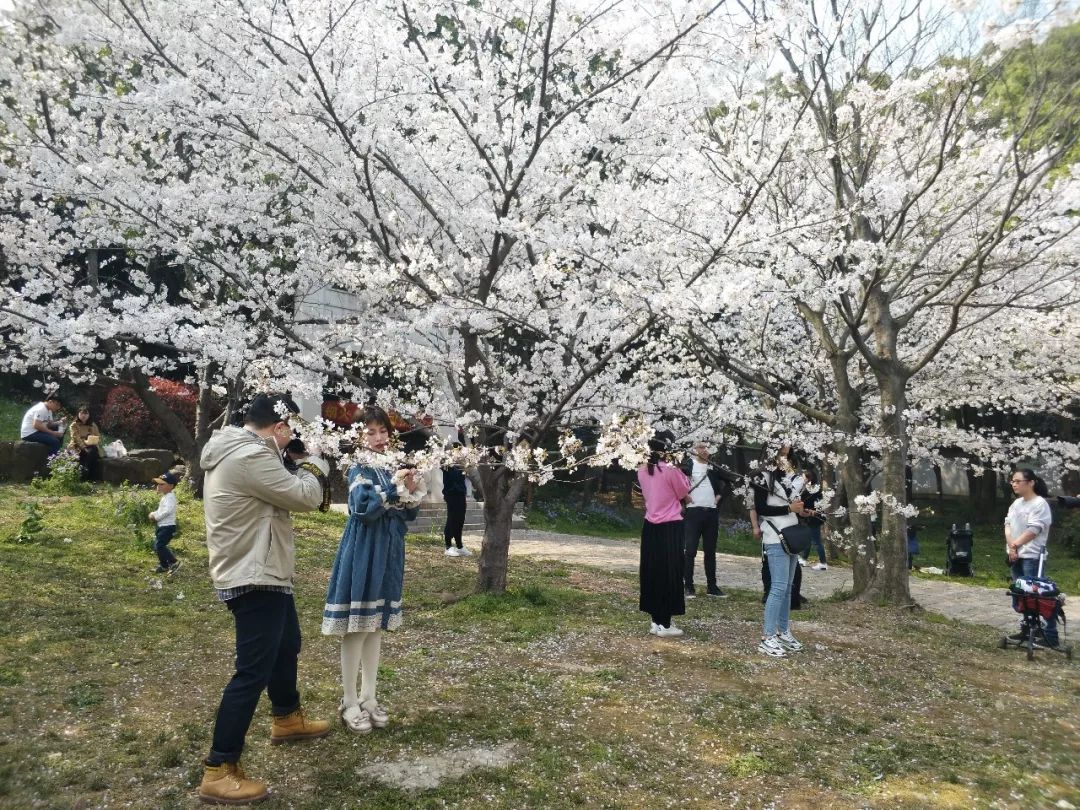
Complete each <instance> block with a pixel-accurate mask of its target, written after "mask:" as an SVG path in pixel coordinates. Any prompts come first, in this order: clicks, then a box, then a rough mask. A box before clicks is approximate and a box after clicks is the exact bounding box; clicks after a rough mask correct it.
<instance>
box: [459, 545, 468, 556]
mask: <svg viewBox="0 0 1080 810" xmlns="http://www.w3.org/2000/svg"><path fill="white" fill-rule="evenodd" d="M457 555H458V556H459V557H471V556H472V552H471V551H469V550H468V549H467V548H465V546H462V547H461V548H459V549H458V550H457Z"/></svg>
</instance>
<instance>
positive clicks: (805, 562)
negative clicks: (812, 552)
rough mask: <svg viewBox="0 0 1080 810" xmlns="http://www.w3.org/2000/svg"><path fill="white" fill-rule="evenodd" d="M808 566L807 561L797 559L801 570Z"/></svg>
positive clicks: (808, 562) (800, 558)
mask: <svg viewBox="0 0 1080 810" xmlns="http://www.w3.org/2000/svg"><path fill="white" fill-rule="evenodd" d="M809 564H810V561H809V560H804V559H803V558H802V557H799V565H801V566H802V567H803V568H805V567H806V566H808V565H809Z"/></svg>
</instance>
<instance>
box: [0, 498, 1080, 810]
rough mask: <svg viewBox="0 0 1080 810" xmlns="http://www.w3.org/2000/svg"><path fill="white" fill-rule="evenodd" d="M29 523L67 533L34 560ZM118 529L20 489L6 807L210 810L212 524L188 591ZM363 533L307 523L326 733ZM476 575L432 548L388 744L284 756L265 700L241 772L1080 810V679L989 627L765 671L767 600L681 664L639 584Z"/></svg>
mask: <svg viewBox="0 0 1080 810" xmlns="http://www.w3.org/2000/svg"><path fill="white" fill-rule="evenodd" d="M29 500H38V501H40V505H41V506H42V510H43V514H44V518H43V522H44V526H45V528H44V531H43V532H42V533H41V534H40V535H39V536H38V538H37V539H36V540H35V541H34V542H30V543H22V544H20V543H16V542H14V540H13V537H14V535H16V534H17V533H18V530H19V526H20V522H21V521H22V519H23V517H24V515H25V511H24V504H25V503H26V502H27V501H29ZM113 510H114V504H113V503H112V502H111V501H110V499H109V497H108V496H107V495H106V494H104V493H99V494H97V495H91V496H86V497H79V498H70V497H46V496H39V495H37V494H35V493H33V492H31V491H30V490H28V489H27V488H25V487H16V486H0V616H2V618H0V806H2V807H12V808H23V807H31V806H33V807H42V808H71V807H72V806H73V805H75V803H76V802H80V801H81V802H84V804H82V805H80V806H85V807H104V806H108V807H127V806H131V807H140V808H142V807H145V808H180V807H183V808H190V807H195V806H197V805H196V801H195V799H194V790H195V786H196V784H197V781H198V779H199V777H200V773H201V772H200V766H199V760H200V758H201V757H202V756H203V755H205V752H206V749H207V747H208V744H209V735H210V730H211V722H212V718H213V713H214V710H215V708H216V705H217V701H218V699H219V696H220V692H221V688H222V686H223V685H224V683H225V682H226V680H227V678H228V676H229V674H230V672H231V664H232V650H231V642H232V627H231V623H230V619H229V614H228V611H227V610H226V609H225V608H224V607H223V606H221V605H219V604H217V603H216V602H215V600H214V596H213V592H212V590H211V587H210V583H209V578H208V575H207V573H206V553H205V546H204V545H202V543H201V542H200V541H201V540H202V539H203V529H202V523H201V519H200V507H199V504H198V503H195V502H192V501H190V500H188V499H185V500H184V501H183V502H182V504H181V508H180V521H181V529H180V534H179V535H178V537H177V540H176V541H174V545H175V546H176V547H177V551H178V553H179V554H180V555H181V558H182V559H183V561H184V567H183V568H182V569H181V571H180V572H179V574H177V576H176V577H175V578H174V579H172V580H166V581H164V582H163V583H162V582H161V580H159V579H158V578H156V577H154V576H153V575H151V574H150V571H151V569H152V568H153V565H154V563H155V560H154V558H153V555H152V553H151V552H150V550H149V549H148V548H147V547H146V546H145V545H141V544H140V542H138V541H136V540H135V539H134V538H133V536H132V535H131V533H130V532H129V531H128V530H127V529H125V528H124V527H122V526H119V525H117V523H116V522H115V520H114V518H113V516H112V515H113ZM342 522H343V518H342V517H341V516H339V515H334V514H331V515H318V514H316V515H314V516H303V517H298V518H297V520H296V525H297V527H298V534H299V538H298V542H299V546H300V552H299V563H298V567H299V572H300V573H299V577H298V581H297V583H296V584H297V594H298V606H299V610H300V618H301V625H302V627H303V630H304V633H305V649H304V652H303V654H302V656H301V662H300V663H301V666H300V676H301V688H302V691H303V693H304V695H305V701H306V705H307V707H308V708H309V709H310V710H311V712H312V713H313V714H315V715H317V716H320V717H327V718H330V717H333V714H334V710H335V707H336V706H337V701H338V697H339V694H340V687H339V684H338V645H337V643H336V642H335V641H333V640H331V639H327V638H324V637H322V636H320V635H319V634H318V629H317V628H318V626H319V620H320V614H321V608H322V597H323V589H324V587H325V584H326V580H327V577H328V575H329V568H330V564H331V560H332V558H333V554H334V550H335V548H336V544H337V540H338V536H339V533H340V530H341V527H342ZM143 542H145V541H143ZM473 562H474V561H470V560H466V559H448V558H446V557H444V556H443V554H442V544H441V541H439V540H430V539H427V538H417V537H410V539H409V545H408V554H407V571H406V592H405V610H406V613H405V624H404V626H403V628H402V629H401V630H400V631H399V632H397V633H394V634H391V635H389V636H388V637H387V639H386V641H385V643H384V645H383V667H382V669H381V671H380V699H381V702H383V703H384V705H386V707H387V708H388V709H389V711H390V712H391V715H392V718H393V719H392V722H391V725H390V727H389V728H388V729H387V730H385V731H376V732H375V733H373V734H371V735H368V736H366V737H356V736H350V735H348V734H346V733H345V732H344V731H343V730H342V729H341V727H340V726H335V728H334V731H333V733H332V734H331V736H330V737H328V738H326V739H324V740H318V741H314V742H311V743H308V744H305V745H295V746H280V747H271V746H270V745H269V739H268V719H267V716H266V715H267V711H268V709H267V705H266V703H265V699H264V703H263V704H262V706H261V707H260V711H259V713H258V715H257V717H256V721H255V723H254V725H253V726H252V730H251V732H250V734H249V738H248V748H247V750H246V752H245V757H244V764H245V767H246V768H247V770H248V771H249V772H250V773H251V774H253V775H256V776H260V777H265V778H268V779H269V781H270V782H271V785H272V788H273V789H274V791H275V798H274V799H272V800H271V801H270V802H268V803H267V804H265V805H263V806H264V807H267V808H286V807H290V808H311V809H312V810H314V808H346V807H350V808H351V807H357V806H363V807H365V808H437V807H462V808H484V809H485V810H492V809H493V808H526V807H528V808H565V807H575V806H580V807H596V808H642V807H650V808H652V807H679V808H685V807H691V808H712V807H729V806H730V807H747V808H757V807H777V808H785V807H807V808H809V807H829V808H834V807H836V808H863V807H871V808H924V807H928V806H934V807H956V808H961V807H963V808H969V807H1000V808H1006V807H1017V806H1028V807H1053V806H1054V805H1055V804H1056V803H1057V802H1058V801H1059V800H1061V799H1069V800H1071V801H1072V802H1073V803H1074V804H1075V803H1077V796H1078V795H1080V745H1078V729H1077V719H1076V718H1077V717H1078V716H1080V678H1078V677H1077V675H1078V672H1080V666H1078V664H1077V663H1073V662H1066V661H1065V660H1064V659H1063V658H1062V657H1060V656H1053V657H1050V656H1047V655H1045V654H1043V655H1040V656H1038V657H1037V659H1036V660H1035V661H1033V662H1028V661H1026V660H1025V658H1024V656H1023V655H1022V654H1021V653H1019V652H1016V651H1008V652H1005V651H1001V650H998V649H997V648H996V645H995V642H996V640H997V633H996V632H995V631H994V630H992V629H990V628H982V627H976V626H968V625H961V624H957V623H951V622H946V621H944V620H929V619H927V618H923V617H920V616H917V615H911V614H908V613H900V612H893V611H888V610H884V609H881V608H877V607H875V606H872V605H863V604H853V603H847V602H826V603H820V604H816V605H814V606H813V607H812V609H811V610H810V611H808V612H807V613H805V614H800V615H799V618H798V620H797V622H796V625H795V630H796V632H797V633H798V635H800V636H801V637H802V639H803V641H804V642H806V643H807V645H808V649H807V650H806V651H805V652H803V653H802V654H799V655H797V656H795V657H792V658H790V659H788V660H783V661H776V660H772V659H766V658H764V657H762V656H760V655H759V654H757V653H756V652H755V650H754V647H755V644H756V640H757V636H758V633H759V629H760V619H761V605H760V603H759V601H758V596H757V594H756V593H736V594H735V595H734V596H733V598H731V599H728V600H707V599H698V600H695V601H694V602H693V603H691V604H690V606H689V610H690V612H689V615H687V616H686V617H684V619H683V621H681V622H680V624H681V625H682V626H683V627H684V628H685V629H686V631H687V636H686V638H685V639H682V640H672V641H668V640H658V639H655V638H653V637H651V636H649V635H647V634H646V633H645V632H644V631H645V629H646V627H647V623H646V620H645V619H644V618H643V615H642V614H640V613H638V612H637V609H636V608H637V583H636V578H635V577H626V576H618V575H612V574H607V573H603V572H599V571H594V570H586V569H576V568H573V567H569V566H564V565H558V564H552V563H538V562H534V561H525V560H511V566H512V567H511V587H510V590H509V592H508V593H507V594H506V595H505V596H499V597H496V596H477V595H472V594H471V593H470V591H471V587H472V583H473V579H474V575H475V568H474V566H473ZM159 584H160V587H158V585H159ZM1006 685H1007V686H1006ZM421 758H429V759H427V760H424V761H423V763H422V764H424V765H425V766H426V767H425V768H418V767H414V766H413V764H412V763H413V761H414V760H419V759H421ZM380 773H382V774H384V775H386V774H389V776H388V777H387V778H388V779H389V782H390V784H386V783H384V782H381V781H378V779H379V774H380ZM425 775H426V776H427V777H430V781H429V783H428V786H427V787H415V788H413V789H408V788H407V787H406V784H414V785H419V784H420V783H419V781H417V777H418V776H425Z"/></svg>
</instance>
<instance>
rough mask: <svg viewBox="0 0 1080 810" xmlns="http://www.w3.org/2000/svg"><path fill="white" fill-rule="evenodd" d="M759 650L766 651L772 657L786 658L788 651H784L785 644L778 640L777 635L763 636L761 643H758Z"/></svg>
mask: <svg viewBox="0 0 1080 810" xmlns="http://www.w3.org/2000/svg"><path fill="white" fill-rule="evenodd" d="M757 648H758V652H760V653H765V655H767V656H769V657H770V658H786V657H787V653H786V652H784V645H783V644H781V643H780V642H779V641H777V640H776V636H772V637H771V638H763V639H762V640H761V643H760V644H758V645H757Z"/></svg>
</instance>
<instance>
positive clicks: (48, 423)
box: [19, 394, 64, 454]
mask: <svg viewBox="0 0 1080 810" xmlns="http://www.w3.org/2000/svg"><path fill="white" fill-rule="evenodd" d="M62 407H63V403H62V402H61V401H60V397H58V396H57V395H56V394H50V395H49V396H47V397H45V399H44V401H42V402H38V403H37V404H36V405H34V406H33V407H31V408H30V410H28V411H27V412H26V413H25V414H23V418H22V426H21V427H20V428H19V438H21V439H22V440H23V441H24V442H37V443H38V444H43V445H45V446H46V447H48V448H49V453H50V454H52V453H58V452H60V445H61V442H62V440H63V438H64V423H63V421H61V420H58V419H54V418H53V417H54V416H55V414H56V412H57V411H59V410H60V409H61V408H62Z"/></svg>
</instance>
